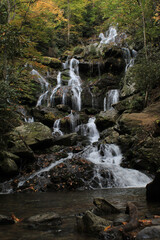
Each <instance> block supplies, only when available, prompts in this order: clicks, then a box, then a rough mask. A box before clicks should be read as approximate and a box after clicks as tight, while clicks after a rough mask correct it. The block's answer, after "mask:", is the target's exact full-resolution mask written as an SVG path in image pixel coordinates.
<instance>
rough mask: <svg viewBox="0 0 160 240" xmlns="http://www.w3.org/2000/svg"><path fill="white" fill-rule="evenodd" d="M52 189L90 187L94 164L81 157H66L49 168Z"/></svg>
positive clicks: (50, 187)
mask: <svg viewBox="0 0 160 240" xmlns="http://www.w3.org/2000/svg"><path fill="white" fill-rule="evenodd" d="M49 175H50V176H51V178H50V179H51V184H50V185H48V188H49V189H52V190H56V191H57V190H75V189H80V188H81V189H86V188H89V187H90V181H91V180H92V178H93V176H94V164H93V163H91V162H89V161H86V160H84V159H81V158H77V159H74V158H72V159H68V160H66V161H64V162H63V163H60V164H58V165H57V166H55V167H54V168H53V169H51V170H50V172H49Z"/></svg>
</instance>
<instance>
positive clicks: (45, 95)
mask: <svg viewBox="0 0 160 240" xmlns="http://www.w3.org/2000/svg"><path fill="white" fill-rule="evenodd" d="M31 74H32V75H36V76H37V77H38V80H39V82H40V84H41V88H42V91H43V92H42V94H41V95H40V96H39V99H38V101H37V104H36V107H38V106H41V105H42V103H43V101H47V100H48V95H49V83H48V82H47V81H46V79H45V78H44V77H42V75H40V74H39V72H38V71H36V70H35V69H32V71H31Z"/></svg>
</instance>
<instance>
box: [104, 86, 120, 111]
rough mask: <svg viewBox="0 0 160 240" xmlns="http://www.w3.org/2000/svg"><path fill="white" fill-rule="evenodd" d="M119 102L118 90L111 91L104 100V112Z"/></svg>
mask: <svg viewBox="0 0 160 240" xmlns="http://www.w3.org/2000/svg"><path fill="white" fill-rule="evenodd" d="M118 101H119V90H118V89H112V90H109V91H108V93H107V98H106V97H105V98H104V111H106V110H111V109H113V107H112V105H113V104H116V103H118Z"/></svg>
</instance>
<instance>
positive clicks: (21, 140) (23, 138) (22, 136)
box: [9, 122, 53, 152]
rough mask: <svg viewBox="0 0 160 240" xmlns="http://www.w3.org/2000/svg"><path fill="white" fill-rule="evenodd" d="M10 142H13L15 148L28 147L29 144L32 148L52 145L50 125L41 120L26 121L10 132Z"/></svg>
mask: <svg viewBox="0 0 160 240" xmlns="http://www.w3.org/2000/svg"><path fill="white" fill-rule="evenodd" d="M9 138H10V142H11V141H12V143H13V148H11V150H12V152H13V149H15V152H16V150H18V148H23V147H24V148H26V147H27V146H29V147H30V148H32V149H35V148H38V147H42V146H43V148H44V147H45V146H47V147H48V146H49V145H52V141H53V138H52V132H51V130H50V128H49V127H47V126H45V125H43V124H42V123H40V122H33V123H25V124H23V125H21V126H19V127H16V128H15V129H13V131H12V132H10V133H9Z"/></svg>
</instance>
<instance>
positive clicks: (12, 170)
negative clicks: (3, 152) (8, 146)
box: [0, 158, 18, 176]
mask: <svg viewBox="0 0 160 240" xmlns="http://www.w3.org/2000/svg"><path fill="white" fill-rule="evenodd" d="M0 172H1V173H2V174H4V175H9V176H12V175H15V174H16V173H18V166H17V164H16V163H15V161H14V160H13V159H11V158H6V159H4V160H3V161H2V162H0Z"/></svg>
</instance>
